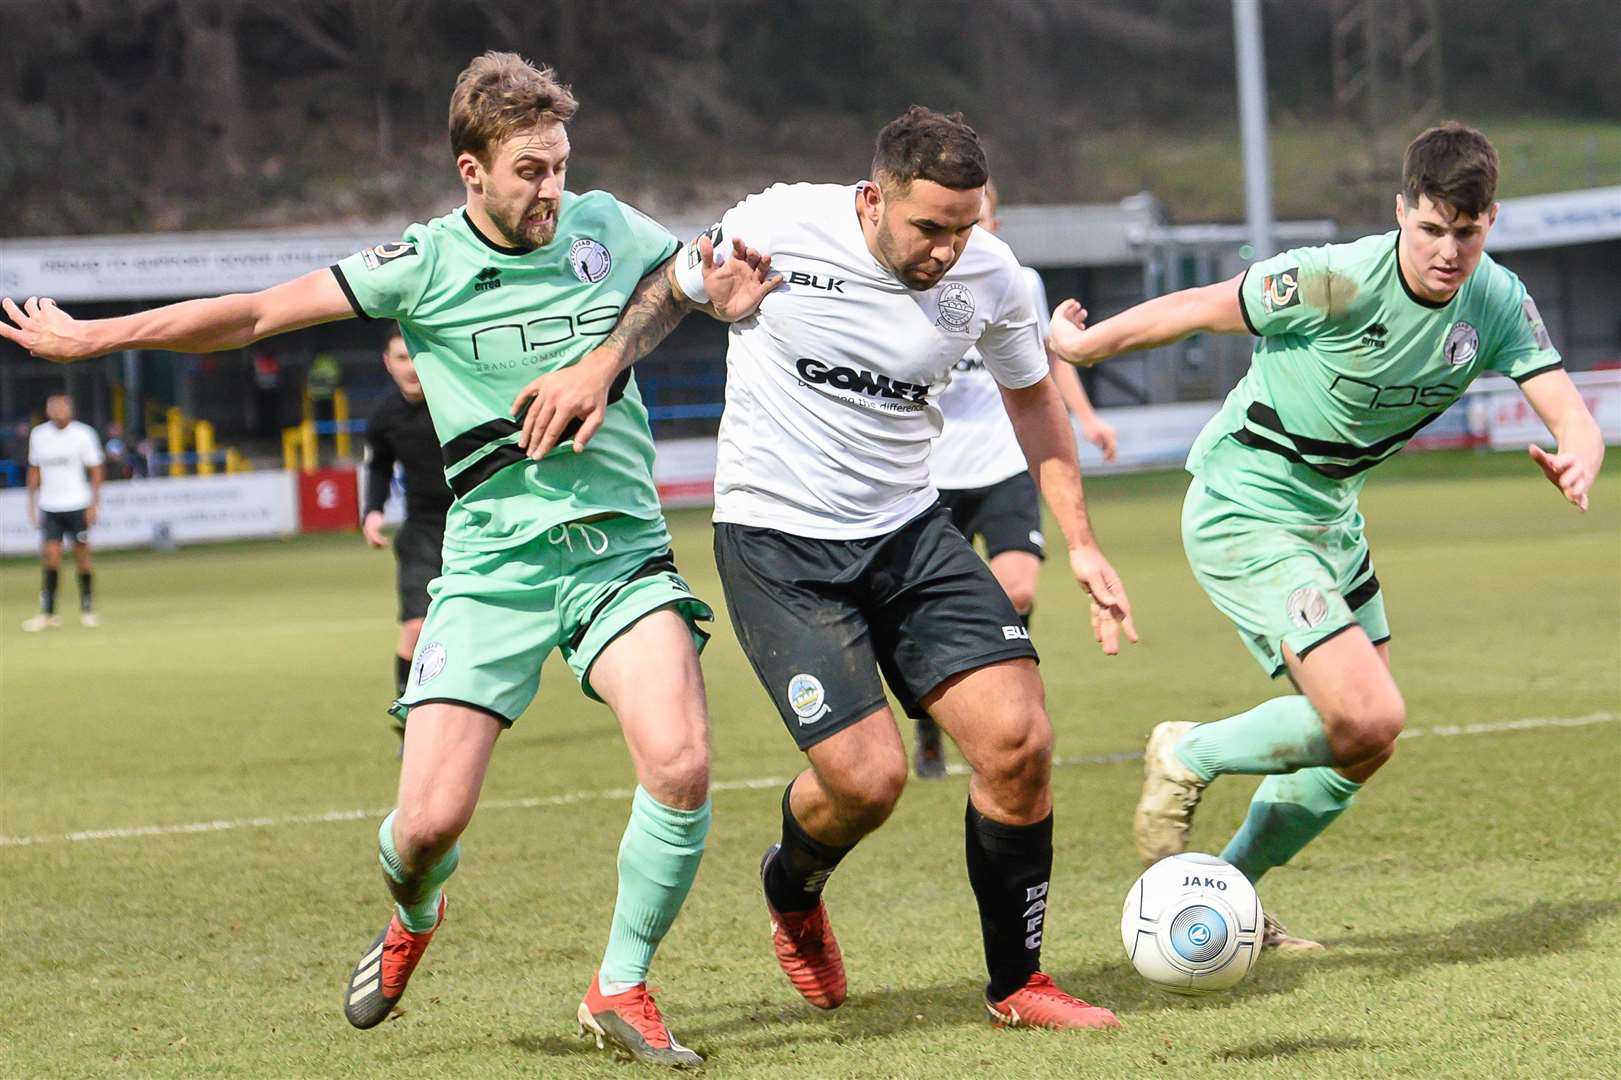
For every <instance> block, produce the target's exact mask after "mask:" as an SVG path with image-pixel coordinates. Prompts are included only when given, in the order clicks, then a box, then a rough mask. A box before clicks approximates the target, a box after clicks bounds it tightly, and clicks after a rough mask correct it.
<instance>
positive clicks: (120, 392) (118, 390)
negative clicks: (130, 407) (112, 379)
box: [112, 383, 128, 427]
mask: <svg viewBox="0 0 1621 1080" xmlns="http://www.w3.org/2000/svg"><path fill="white" fill-rule="evenodd" d="M112 419H113V423H115V424H117V425H118V426H119V427H123V426H124V421H125V420H126V419H128V418H127V417H126V416H125V415H124V388H123V387H122V386H119V385H118V384H117V383H114V384H113V416H112Z"/></svg>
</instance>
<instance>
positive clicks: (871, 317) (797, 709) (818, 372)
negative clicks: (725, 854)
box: [514, 106, 1136, 1028]
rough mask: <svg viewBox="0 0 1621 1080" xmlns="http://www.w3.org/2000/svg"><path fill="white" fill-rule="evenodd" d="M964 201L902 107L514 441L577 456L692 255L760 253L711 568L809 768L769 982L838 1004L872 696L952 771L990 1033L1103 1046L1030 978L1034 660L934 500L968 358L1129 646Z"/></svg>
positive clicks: (875, 715)
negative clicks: (933, 452) (939, 736)
mask: <svg viewBox="0 0 1621 1080" xmlns="http://www.w3.org/2000/svg"><path fill="white" fill-rule="evenodd" d="M987 175H988V170H987V167H986V164H985V156H984V153H983V151H982V150H981V149H980V146H979V140H978V137H977V136H976V135H975V134H974V131H973V129H972V128H970V127H969V126H968V125H967V124H966V123H964V122H963V120H962V117H961V116H959V115H953V116H944V115H941V114H940V113H936V112H932V111H930V110H928V109H923V108H919V107H916V106H914V107H913V108H912V109H911V110H909V111H908V112H907V113H906V114H905V115H904V116H902V117H900V118H899V119H897V120H895V121H893V122H891V123H890V124H889V125H887V126H886V127H885V128H884V130H883V131H882V132H881V133H880V134H879V136H878V145H877V150H876V154H875V157H874V161H873V178H874V182H871V183H867V182H864V183H860V184H856V185H835V184H779V185H777V186H774V187H772V188H770V189H768V190H766V191H764V192H761V193H760V194H758V195H753V196H750V197H749V198H747V199H745V200H744V201H743V202H742V203H740V204H738V205H737V206H736V207H734V208H733V209H732V210H730V211H729V212H728V213H727V214H726V215H725V217H724V218H723V219H722V220H721V222H720V223H719V224H718V225H716V226H715V227H714V228H712V229H710V230H709V231H708V232H707V233H706V234H705V235H704V236H702V237H700V238H699V240H698V242H697V244H696V245H695V246H694V249H693V250H691V251H689V252H688V253H687V254H686V255H683V256H678V257H677V259H676V260H674V265H673V266H672V267H671V268H670V269H669V270H667V271H666V272H663V273H659V274H654V275H649V276H648V277H647V278H644V279H643V281H642V283H641V285H640V286H639V287H638V289H637V292H636V294H635V295H634V296H632V298H631V301H630V303H629V305H628V306H627V307H626V309H625V312H624V314H623V315H622V316H621V317H620V320H619V322H618V324H617V325H616V326H615V328H614V330H613V331H612V332H611V333H610V334H609V335H608V337H607V338H606V340H605V341H604V342H603V344H602V345H601V346H599V347H598V348H597V349H595V350H593V352H592V353H590V354H587V355H586V356H585V357H583V358H582V359H581V361H580V362H579V364H577V365H575V366H574V367H572V368H567V369H563V370H561V371H557V372H553V373H552V374H551V375H549V376H546V377H543V378H540V379H537V380H535V381H534V382H533V383H531V384H530V385H529V387H527V388H526V389H525V391H524V392H523V394H521V395H520V396H519V398H518V400H517V401H515V402H514V406H515V407H522V406H523V405H525V404H526V403H527V404H528V406H529V408H528V412H527V414H526V417H525V425H524V431H523V433H522V435H521V436H520V441H521V445H524V446H526V447H527V448H528V449H529V452H530V453H531V454H532V455H544V454H545V453H546V451H548V450H549V449H550V448H551V446H552V445H553V444H554V443H556V441H557V440H558V438H559V437H560V436H561V434H562V432H563V430H564V429H565V427H566V426H567V425H568V424H569V423H571V422H572V421H573V420H575V419H579V420H580V421H581V424H580V428H579V431H578V432H577V433H576V434H575V436H574V443H575V446H576V447H579V446H580V445H581V444H582V443H583V442H584V441H585V440H587V439H589V438H590V437H591V434H592V432H594V431H595V429H596V426H597V425H598V424H599V423H600V422H601V418H602V415H603V410H604V409H605V408H606V405H607V396H608V388H609V386H610V385H611V383H612V382H613V380H614V378H616V377H617V375H618V374H619V372H620V371H621V370H622V369H623V368H624V367H625V366H626V365H628V364H630V363H633V362H634V361H635V360H636V359H638V358H639V357H641V356H643V355H645V354H646V353H647V352H648V351H650V350H651V349H652V348H653V346H654V345H655V344H657V342H658V341H659V340H660V339H662V337H663V336H664V335H665V334H667V333H668V332H669V331H670V329H671V328H673V327H674V325H675V324H676V323H677V322H678V321H679V320H680V317H681V316H682V315H683V314H684V313H685V311H687V310H690V307H691V305H692V304H693V303H695V302H697V303H701V302H702V301H703V299H704V295H703V293H702V277H701V271H702V270H703V269H704V268H705V267H707V266H709V265H711V264H712V263H713V258H714V256H713V249H714V245H715V244H716V243H718V242H721V241H724V240H730V242H731V244H732V246H733V249H734V251H741V250H743V249H742V247H741V244H740V240H741V239H743V238H746V239H747V240H748V243H749V245H751V246H752V247H754V248H758V249H759V250H760V251H765V252H768V253H769V254H768V256H767V260H768V261H769V268H770V269H771V270H772V271H774V272H775V273H776V274H777V275H778V277H779V278H780V282H781V284H780V285H779V286H778V287H777V288H776V289H775V290H774V291H772V292H770V293H768V294H767V295H766V297H765V299H764V301H763V302H762V303H761V306H760V308H759V310H758V312H757V313H756V315H754V316H752V317H749V318H746V319H743V320H741V321H739V322H737V323H735V324H734V325H733V326H732V329H731V331H730V345H729V347H728V350H727V368H728V377H727V383H726V411H725V414H724V416H723V417H722V420H721V428H720V437H719V457H718V464H717V469H716V477H715V522H716V529H715V551H716V559H717V562H718V565H719V568H720V572H721V581H722V583H723V585H724V586H725V590H726V599H727V606H728V608H729V609H730V611H731V615H732V619H733V622H734V625H735V626H736V628H737V634H738V639H739V641H740V643H741V644H742V646H743V650H744V652H745V653H747V654H748V657H749V660H750V661H751V662H752V663H753V665H754V667H755V671H756V673H757V674H758V675H759V677H760V680H761V682H762V683H763V684H764V686H765V688H766V690H767V692H768V693H769V694H770V696H771V698H772V701H773V702H774V703H775V705H776V706H777V709H778V711H779V713H780V714H781V717H782V719H783V722H784V723H785V724H786V726H787V727H788V730H789V731H790V733H791V734H792V735H793V736H794V739H795V741H796V742H797V743H798V744H799V746H800V748H801V749H802V750H803V751H804V752H805V754H806V756H807V757H808V758H809V760H810V768H808V769H806V770H805V771H804V772H802V773H801V774H800V775H799V776H798V777H797V778H795V780H794V782H793V783H792V784H790V785H789V787H788V790H787V791H786V792H784V793H783V813H782V817H783V821H782V839H781V842H780V843H778V844H773V845H771V846H770V847H769V848H768V849H767V851H766V855H765V858H764V859H763V860H762V863H761V878H762V883H763V886H764V890H765V894H766V901H767V906H768V908H769V911H770V915H771V921H772V937H773V945H774V947H775V949H776V952H777V960H778V963H779V964H780V965H781V966H782V968H783V970H784V972H785V973H786V974H787V975H788V977H789V979H790V980H791V981H792V983H793V985H794V987H795V989H797V990H798V991H799V992H800V994H801V995H803V996H804V997H805V998H806V1000H807V1001H809V1002H810V1003H811V1004H813V1005H816V1006H818V1007H820V1008H824V1009H831V1008H835V1007H837V1006H838V1005H839V1004H841V1003H842V1002H843V1000H844V997H845V992H846V980H845V973H844V963H843V959H842V956H841V953H840V950H839V946H838V942H837V941H836V939H835V938H834V936H833V931H832V929H831V926H830V925H829V923H828V918H827V909H826V906H825V905H824V904H823V902H822V886H823V884H824V883H825V882H826V880H827V878H828V876H829V875H830V874H832V872H833V870H834V868H835V867H836V866H837V865H838V863H839V861H840V860H841V859H842V858H843V857H844V856H845V855H846V854H847V853H848V852H849V851H850V850H851V848H853V847H854V846H855V844H856V842H857V841H859V840H860V839H861V838H862V837H863V836H865V835H866V834H867V833H870V832H872V831H873V830H874V829H876V828H877V827H878V826H879V825H881V824H882V823H883V822H884V820H885V819H886V818H888V816H889V814H890V811H891V810H892V809H893V808H894V805H895V802H896V800H897V799H898V798H899V797H900V793H901V790H902V788H903V787H904V786H905V784H906V780H907V776H908V772H909V769H908V762H907V754H906V749H905V747H904V745H903V743H902V740H901V735H900V731H899V729H898V727H897V726H896V722H895V718H894V716H893V715H892V714H891V713H890V710H889V706H888V704H887V703H886V699H885V696H884V683H885V682H887V683H888V685H889V689H890V690H891V691H892V692H893V693H894V694H895V695H896V697H898V698H899V699H900V700H901V701H902V702H903V703H904V705H905V707H906V711H907V712H908V713H909V714H910V715H912V716H914V717H916V716H920V715H929V716H932V717H933V718H934V719H935V720H936V721H937V722H938V723H939V724H940V725H941V726H942V727H943V728H945V730H946V731H947V732H948V733H950V734H951V735H952V736H953V738H954V739H955V740H956V742H957V744H958V746H959V747H961V748H962V751H963V754H964V756H965V757H966V758H967V759H968V762H969V765H970V766H971V767H972V769H973V778H972V780H971V782H970V785H969V799H968V807H967V815H966V816H967V822H966V831H967V849H968V877H969V882H970V884H971V886H972V888H973V891H974V894H975V898H976V899H977V901H978V903H979V911H980V925H981V929H982V931H983V937H984V944H985V955H986V965H987V967H988V969H989V972H990V982H989V985H988V986H987V988H986V995H985V1004H986V1007H987V1009H988V1010H989V1011H990V1014H991V1017H992V1019H993V1020H994V1021H995V1022H996V1023H997V1024H999V1025H1007V1026H1030V1027H1047V1028H1100V1027H1114V1026H1117V1024H1118V1021H1117V1020H1116V1019H1115V1017H1114V1014H1113V1013H1111V1012H1110V1011H1109V1010H1107V1009H1103V1008H1098V1007H1095V1006H1091V1005H1088V1004H1086V1003H1085V1002H1083V1001H1081V1000H1079V999H1077V998H1074V997H1071V996H1070V995H1069V994H1066V993H1064V992H1063V991H1062V990H1060V989H1058V987H1057V985H1056V984H1055V983H1054V982H1053V981H1052V980H1051V979H1050V978H1049V977H1048V976H1046V975H1045V974H1043V973H1042V972H1041V968H1040V958H1041V934H1042V925H1043V922H1044V919H1045V913H1046V910H1047V904H1048V903H1049V897H1048V887H1049V878H1050V875H1051V868H1052V852H1053V842H1052V796H1051V786H1050V779H1051V776H1050V773H1051V759H1052V727H1051V724H1050V723H1049V721H1048V718H1047V714H1046V711H1045V707H1044V705H1043V689H1042V684H1041V677H1040V675H1039V673H1038V671H1037V669H1036V663H1035V659H1036V654H1035V650H1034V649H1033V648H1031V645H1030V640H1029V634H1028V632H1027V631H1026V630H1025V628H1024V625H1023V624H1022V623H1021V622H1020V620H1019V616H1018V614H1017V612H1015V611H1014V610H1013V605H1012V604H1011V603H1010V602H1009V600H1008V597H1007V594H1006V593H1005V592H1003V590H1002V588H1001V587H1000V586H999V585H998V584H997V582H996V578H995V577H993V576H992V575H991V572H990V570H989V569H988V568H987V567H986V565H985V563H984V562H982V561H981V560H980V559H979V557H978V556H977V555H975V554H974V551H973V548H972V547H970V546H969V544H968V542H967V541H966V540H965V539H964V538H963V536H962V534H961V533H959V532H958V531H957V530H956V529H955V528H953V527H952V525H951V521H950V517H949V515H948V514H947V513H946V511H945V510H944V508H942V507H941V506H940V505H939V497H938V494H937V493H936V491H935V489H934V486H933V485H932V484H931V483H930V482H929V463H928V459H929V450H930V445H931V443H932V442H933V440H934V438H935V437H936V436H937V435H938V434H939V432H940V411H939V408H938V406H937V402H938V400H939V395H940V392H941V391H942V390H943V389H944V388H945V385H946V383H947V381H948V380H949V378H950V373H951V369H952V366H953V365H954V364H956V363H957V361H958V360H960V359H961V358H962V356H963V354H964V353H966V352H967V351H968V349H969V348H970V347H971V346H976V345H977V347H978V349H979V352H980V354H981V355H982V356H983V357H984V362H985V366H986V368H987V369H988V370H989V371H990V372H991V374H992V375H993V376H994V377H995V378H996V380H997V382H998V383H999V384H1000V385H1001V386H1002V388H1003V390H1002V393H1003V395H1004V398H1005V400H1006V402H1007V412H1008V414H1009V416H1010V417H1011V418H1012V422H1013V426H1014V429H1015V430H1016V431H1017V433H1018V438H1019V442H1020V445H1021V446H1022V447H1023V448H1024V452H1025V456H1026V457H1027V458H1028V459H1029V461H1030V462H1032V463H1034V468H1035V470H1036V473H1037V475H1038V476H1039V477H1040V480H1041V484H1042V489H1043V492H1044V494H1045V495H1046V498H1047V502H1048V505H1049V506H1051V507H1052V509H1053V513H1054V516H1055V517H1056V518H1057V520H1058V522H1059V524H1060V526H1061V527H1062V528H1063V530H1064V534H1065V538H1066V540H1067V541H1068V543H1069V548H1070V565H1071V568H1072V569H1073V571H1074V573H1075V576H1076V577H1077V578H1078V579H1079V580H1080V582H1081V583H1082V585H1083V586H1084V587H1086V589H1087V590H1088V591H1089V592H1090V593H1091V594H1092V596H1093V598H1094V602H1093V607H1092V617H1093V620H1094V626H1095V628H1096V631H1097V637H1098V640H1099V641H1100V642H1102V643H1103V645H1104V649H1105V651H1106V652H1109V653H1113V652H1116V651H1118V648H1119V636H1120V634H1121V633H1122V632H1124V634H1125V635H1126V637H1127V638H1128V639H1131V640H1135V639H1136V631H1135V629H1134V628H1133V626H1132V623H1131V618H1130V608H1129V606H1128V602H1127V600H1126V596H1125V593H1124V590H1123V589H1122V588H1121V586H1120V582H1119V578H1118V576H1117V575H1116V574H1115V573H1114V570H1113V568H1112V567H1110V566H1109V564H1108V561H1107V560H1106V559H1105V558H1104V557H1103V554H1102V552H1101V551H1100V550H1099V549H1098V546H1097V544H1096V542H1095V540H1094V539H1093V536H1092V532H1091V527H1090V524H1089V523H1088V521H1087V517H1086V510H1085V504H1084V501H1083V500H1082V497H1081V483H1080V470H1079V468H1078V466H1077V464H1076V458H1075V440H1074V433H1073V432H1072V430H1071V429H1070V427H1069V423H1068V420H1067V418H1066V416H1065V414H1064V407H1063V403H1062V401H1061V400H1060V398H1059V394H1058V390H1057V388H1056V387H1055V386H1054V384H1053V380H1052V376H1051V374H1050V373H1049V369H1048V361H1047V356H1046V353H1045V351H1044V350H1043V347H1042V343H1041V340H1040V337H1039V335H1038V334H1037V332H1036V322H1037V317H1036V312H1035V310H1034V305H1033V303H1032V300H1031V297H1030V294H1029V290H1028V289H1027V288H1025V287H1024V285H1023V283H1022V281H1021V279H1020V276H1019V266H1018V263H1017V262H1016V261H1015V260H1014V258H1013V254H1012V252H1011V251H1010V250H1009V249H1008V247H1007V245H1006V244H1004V243H1002V242H1001V241H1000V240H998V239H996V238H995V237H994V236H992V235H990V234H989V233H987V232H985V231H984V230H982V229H976V227H975V222H976V221H977V220H978V219H979V213H980V200H981V196H982V191H983V188H984V185H985V181H986V178H987ZM751 265H753V260H751ZM880 671H882V674H883V681H880V678H879V672H880Z"/></svg>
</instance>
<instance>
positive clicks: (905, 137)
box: [872, 105, 991, 191]
mask: <svg viewBox="0 0 1621 1080" xmlns="http://www.w3.org/2000/svg"><path fill="white" fill-rule="evenodd" d="M990 175H991V174H990V167H989V166H988V165H987V164H986V163H985V150H984V148H983V147H981V146H980V145H979V136H978V135H977V134H975V132H974V129H973V128H971V127H969V126H968V122H967V121H966V120H964V119H963V117H962V113H960V112H959V113H949V114H948V113H939V112H935V111H934V110H933V109H926V108H924V107H923V106H922V105H913V106H912V107H911V108H910V109H907V110H906V111H905V112H904V113H902V114H901V115H900V116H897V117H896V118H895V119H893V120H891V121H890V122H889V123H887V124H885V125H884V130H882V131H880V132H879V133H878V144H877V146H876V147H874V149H873V155H872V178H873V179H874V180H876V181H878V183H879V185H880V186H884V187H888V186H896V187H899V188H900V189H901V190H902V191H904V190H905V189H906V188H908V187H910V186H911V185H912V181H914V180H932V181H933V182H934V183H936V184H939V185H940V186H942V187H948V188H951V189H952V190H954V191H967V190H968V189H970V188H977V187H984V186H985V181H986V180H988V179H990Z"/></svg>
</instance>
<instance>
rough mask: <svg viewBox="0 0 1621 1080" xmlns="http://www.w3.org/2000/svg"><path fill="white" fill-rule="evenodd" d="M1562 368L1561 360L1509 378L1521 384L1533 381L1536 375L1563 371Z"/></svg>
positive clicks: (1563, 365) (1563, 364)
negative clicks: (1528, 380) (1529, 380)
mask: <svg viewBox="0 0 1621 1080" xmlns="http://www.w3.org/2000/svg"><path fill="white" fill-rule="evenodd" d="M1564 367H1565V362H1564V361H1563V360H1555V361H1554V362H1553V363H1551V364H1544V365H1542V366H1541V367H1539V368H1533V369H1532V370H1530V371H1527V372H1525V373H1524V374H1523V375H1510V376H1509V378H1511V379H1513V380H1514V381H1515V382H1516V383H1523V382H1525V381H1526V380H1527V379H1534V378H1536V377H1537V376H1538V375H1546V374H1547V373H1548V372H1550V371H1563V370H1564Z"/></svg>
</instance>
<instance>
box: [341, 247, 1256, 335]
mask: <svg viewBox="0 0 1621 1080" xmlns="http://www.w3.org/2000/svg"><path fill="white" fill-rule="evenodd" d="M334 269H335V268H334ZM1254 269H1255V267H1254V265H1253V264H1252V265H1251V266H1250V267H1249V268H1248V269H1246V270H1245V271H1244V277H1243V279H1242V280H1241V281H1239V283H1238V313H1239V314H1240V315H1242V316H1244V325H1245V326H1247V327H1249V332H1250V333H1251V334H1253V335H1255V336H1256V337H1260V336H1262V335H1261V332H1260V331H1259V330H1257V329H1255V323H1254V322H1253V321H1251V319H1250V309H1249V305H1248V304H1246V303H1244V286H1246V285H1248V284H1249V283H1250V270H1254ZM339 280H342V279H341V278H340V279H339ZM345 288H347V286H345Z"/></svg>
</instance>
